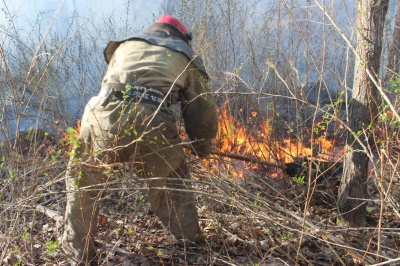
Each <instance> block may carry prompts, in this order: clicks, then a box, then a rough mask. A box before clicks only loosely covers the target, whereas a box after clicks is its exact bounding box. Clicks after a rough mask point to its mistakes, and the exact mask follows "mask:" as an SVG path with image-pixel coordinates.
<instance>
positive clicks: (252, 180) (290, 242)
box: [0, 149, 400, 265]
mask: <svg viewBox="0 0 400 266" xmlns="http://www.w3.org/2000/svg"><path fill="white" fill-rule="evenodd" d="M60 150H61V149H60ZM60 150H57V149H55V150H53V151H50V152H49V151H47V152H44V153H37V154H36V155H35V156H32V155H24V156H21V155H15V154H14V155H13V154H10V156H13V157H12V158H13V160H5V161H4V162H3V163H2V168H1V173H0V174H1V183H2V189H1V192H0V195H1V201H0V204H1V205H0V206H1V211H0V228H1V234H0V241H1V242H0V246H1V248H0V250H1V253H0V254H1V257H0V259H1V260H0V261H1V262H2V265H66V258H65V255H64V253H63V251H62V249H61V247H60V245H59V243H60V236H61V235H62V230H63V228H62V216H63V212H64V208H65V187H64V179H63V178H64V175H65V170H66V164H67V160H68V153H67V152H65V151H64V150H61V151H60ZM189 160H190V165H191V167H192V171H193V179H194V181H195V182H194V187H195V189H196V191H197V199H198V211H199V215H200V224H201V228H202V231H203V232H204V234H205V236H206V243H205V244H204V245H201V246H199V247H185V246H182V245H179V244H177V243H175V242H174V241H173V239H172V238H171V237H170V236H169V235H168V234H167V233H166V232H165V231H164V230H163V228H162V226H161V225H160V223H159V221H158V220H157V218H156V217H155V215H154V214H153V212H152V211H151V210H150V207H149V204H148V202H147V199H146V198H147V196H146V182H145V180H140V179H138V178H137V177H136V176H135V175H134V174H132V173H131V172H129V171H125V170H124V171H122V170H121V173H120V175H118V176H116V178H115V180H114V182H112V183H111V185H110V186H109V188H108V191H107V195H106V197H105V198H104V200H103V204H102V209H101V214H100V218H99V221H98V223H99V233H98V238H97V244H98V254H99V255H100V262H99V264H100V265H295V264H296V263H297V264H298V265H366V264H373V263H377V262H379V261H389V260H395V261H394V262H393V265H396V264H397V263H400V262H399V260H398V259H397V258H398V257H399V248H398V246H399V244H400V234H399V228H400V226H399V225H400V219H399V213H398V207H395V208H393V206H399V205H398V203H399V197H398V195H399V194H398V178H397V179H396V178H395V177H396V176H395V175H388V176H387V178H386V179H385V180H384V181H383V183H382V184H383V186H385V187H386V189H385V190H381V189H379V184H378V186H376V185H375V184H376V182H374V181H373V180H372V179H371V181H370V182H369V188H368V191H369V194H370V196H371V199H372V200H371V201H369V203H368V219H367V227H365V228H361V229H353V230H349V229H346V228H342V227H338V226H336V224H335V221H336V216H337V208H336V206H335V196H336V193H337V182H336V181H335V180H336V179H334V178H335V177H333V178H332V179H331V181H330V182H328V183H325V182H322V183H318V184H317V185H316V186H314V183H312V182H311V183H308V180H305V181H304V182H302V181H301V180H297V179H296V180H294V179H293V178H290V177H288V176H287V175H285V174H284V173H283V172H282V171H281V170H279V169H276V168H271V167H265V166H261V165H254V164H252V163H250V162H242V161H239V160H235V159H229V158H224V157H218V156H216V155H214V156H213V159H210V158H208V159H204V160H200V159H198V158H196V157H190V158H189ZM16 169H17V170H16ZM309 188H310V189H309ZM380 191H386V192H387V195H386V196H385V195H381V194H380V193H381V192H380ZM396 195H397V196H396ZM382 197H385V201H381V198H382ZM382 203H383V204H384V205H382ZM396 204H397V205H396ZM381 207H382V208H381ZM380 217H381V218H382V219H380ZM396 260H397V261H396Z"/></svg>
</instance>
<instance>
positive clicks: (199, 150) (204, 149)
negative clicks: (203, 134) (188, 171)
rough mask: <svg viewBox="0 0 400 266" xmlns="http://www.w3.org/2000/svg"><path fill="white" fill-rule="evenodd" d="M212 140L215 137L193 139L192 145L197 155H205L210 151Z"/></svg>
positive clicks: (212, 144) (213, 140)
mask: <svg viewBox="0 0 400 266" xmlns="http://www.w3.org/2000/svg"><path fill="white" fill-rule="evenodd" d="M214 142H215V139H210V140H200V141H195V142H193V143H192V147H193V150H194V151H195V152H196V154H197V155H198V156H199V157H205V156H207V155H209V154H210V153H211V152H212V149H213V146H214Z"/></svg>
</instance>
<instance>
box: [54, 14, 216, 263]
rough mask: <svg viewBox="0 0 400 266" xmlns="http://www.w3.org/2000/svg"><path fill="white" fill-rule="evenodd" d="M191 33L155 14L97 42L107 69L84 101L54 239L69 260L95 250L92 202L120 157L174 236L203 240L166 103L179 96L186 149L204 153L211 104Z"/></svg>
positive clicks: (210, 131) (84, 258)
mask: <svg viewBox="0 0 400 266" xmlns="http://www.w3.org/2000/svg"><path fill="white" fill-rule="evenodd" d="M191 40H192V35H191V33H190V32H189V31H188V29H187V28H186V26H185V25H184V24H183V23H182V22H181V21H180V20H179V19H178V18H176V17H173V16H170V15H162V16H161V17H160V18H159V19H158V20H157V21H156V22H155V23H154V24H153V25H151V26H150V27H148V28H147V29H146V30H144V31H143V32H141V33H138V34H135V35H133V36H130V37H127V38H124V39H121V40H116V41H111V42H109V44H108V45H107V47H106V48H105V50H104V56H105V60H106V61H107V63H108V69H107V71H106V73H105V76H104V78H103V80H102V86H101V90H100V93H99V95H98V96H95V97H93V98H91V99H90V101H89V102H88V104H87V105H86V107H85V110H84V114H83V117H82V122H81V130H80V135H79V137H78V139H77V141H76V142H75V144H76V145H75V147H74V149H73V153H72V156H71V158H70V162H69V164H68V169H67V174H66V187H67V191H68V193H67V206H66V211H65V226H64V234H63V237H62V245H63V249H64V251H65V253H66V255H67V258H68V260H69V261H70V263H71V264H72V265H74V264H88V262H89V261H90V260H91V259H92V258H95V257H96V254H95V244H94V237H95V235H96V229H97V218H98V213H99V203H100V200H101V198H102V195H103V193H104V192H105V191H106V188H107V182H110V181H112V180H113V174H112V173H114V172H115V166H116V165H120V164H121V163H124V164H125V165H127V164H128V165H129V166H130V167H132V169H134V171H135V173H136V174H137V175H138V176H140V177H143V178H147V179H148V181H147V182H148V185H149V191H148V198H149V201H150V204H151V208H152V210H153V211H154V213H155V214H156V215H157V217H158V218H159V219H160V221H161V223H162V224H163V225H164V227H165V228H166V229H168V230H169V232H171V234H172V235H173V236H174V237H175V239H176V240H178V241H183V243H198V242H201V241H202V240H204V238H203V235H202V232H201V230H200V227H199V223H198V214H197V209H196V202H195V196H194V194H193V192H191V186H190V182H185V179H190V178H191V177H190V172H189V167H188V165H187V163H186V159H185V153H184V151H183V149H182V145H180V144H181V142H182V141H181V138H180V137H179V134H178V129H177V123H176V118H175V115H174V113H173V111H172V110H171V109H172V107H173V106H174V105H175V104H176V103H177V102H180V104H181V108H180V110H181V115H182V118H183V121H184V126H185V131H186V133H187V135H188V137H189V140H190V145H191V146H192V148H193V151H194V152H195V153H196V154H197V155H198V156H206V155H208V154H209V153H210V152H211V150H212V140H213V139H214V138H215V136H216V133H217V127H218V126H217V115H216V107H215V102H214V99H213V95H212V91H211V90H210V88H209V87H208V86H207V84H206V83H207V80H208V76H207V73H206V70H205V68H204V65H203V63H202V60H201V59H200V57H198V56H197V55H195V53H194V51H193V50H192V48H191ZM160 188H161V189H160ZM166 188H167V189H166Z"/></svg>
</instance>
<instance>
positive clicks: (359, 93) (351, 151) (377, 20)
mask: <svg viewBox="0 0 400 266" xmlns="http://www.w3.org/2000/svg"><path fill="white" fill-rule="evenodd" d="M357 7H358V8H357V12H358V14H357V29H358V34H357V59H356V67H355V71H356V73H355V76H354V87H353V93H352V98H351V100H350V104H349V127H350V129H351V132H348V135H347V140H346V155H345V160H344V172H343V177H342V181H341V186H340V189H339V195H338V198H339V216H338V220H337V223H338V224H339V225H343V226H348V227H362V226H365V223H366V201H365V199H366V198H367V178H368V156H367V152H368V150H372V149H373V143H372V139H371V132H370V129H371V127H373V126H372V122H373V121H374V118H375V117H376V114H377V105H378V102H377V99H378V90H377V88H376V87H375V85H374V84H373V82H372V81H371V80H370V78H369V77H368V74H367V69H368V70H369V71H370V72H371V73H372V74H373V75H375V76H378V74H379V65H380V58H381V51H382V36H383V27H384V24H385V17H386V13H387V10H388V7H389V0H357Z"/></svg>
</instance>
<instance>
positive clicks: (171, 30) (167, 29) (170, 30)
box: [144, 23, 189, 43]
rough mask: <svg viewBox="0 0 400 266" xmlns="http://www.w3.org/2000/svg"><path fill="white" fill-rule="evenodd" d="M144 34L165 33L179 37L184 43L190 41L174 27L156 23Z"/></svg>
mask: <svg viewBox="0 0 400 266" xmlns="http://www.w3.org/2000/svg"><path fill="white" fill-rule="evenodd" d="M144 32H163V33H165V34H168V35H172V36H175V37H178V38H180V39H182V40H183V41H185V42H186V43H189V41H188V39H187V38H186V36H185V35H183V33H182V32H180V31H179V30H178V29H177V28H175V27H174V26H172V25H170V24H166V23H154V24H153V25H151V26H150V27H148V28H147V29H145V30H144Z"/></svg>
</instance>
